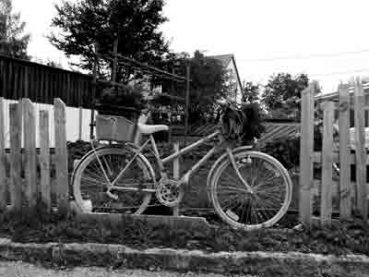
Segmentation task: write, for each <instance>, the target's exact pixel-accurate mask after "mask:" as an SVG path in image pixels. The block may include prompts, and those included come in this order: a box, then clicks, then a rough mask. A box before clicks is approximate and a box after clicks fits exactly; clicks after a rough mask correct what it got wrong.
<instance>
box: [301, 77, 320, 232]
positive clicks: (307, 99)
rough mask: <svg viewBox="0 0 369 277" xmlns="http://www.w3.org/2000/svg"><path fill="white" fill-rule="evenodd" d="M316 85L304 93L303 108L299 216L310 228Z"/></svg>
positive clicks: (312, 85)
mask: <svg viewBox="0 0 369 277" xmlns="http://www.w3.org/2000/svg"><path fill="white" fill-rule="evenodd" d="M315 86H316V84H315V83H313V84H311V85H310V86H309V87H308V88H306V89H305V90H304V91H303V92H302V107H301V148H300V166H301V168H303V170H301V174H300V197H299V216H300V221H301V223H303V224H304V225H305V226H307V227H308V228H310V226H311V215H312V204H311V188H312V184H313V142H314V99H313V95H314V90H315Z"/></svg>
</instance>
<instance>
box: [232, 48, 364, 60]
mask: <svg viewBox="0 0 369 277" xmlns="http://www.w3.org/2000/svg"><path fill="white" fill-rule="evenodd" d="M365 53H368V54H369V49H363V50H359V51H347V52H337V53H317V54H308V55H294V56H281V57H272V58H257V59H243V58H237V62H239V61H241V62H268V61H278V60H304V59H313V58H328V57H339V56H346V55H359V54H365Z"/></svg>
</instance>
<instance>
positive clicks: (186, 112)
mask: <svg viewBox="0 0 369 277" xmlns="http://www.w3.org/2000/svg"><path fill="white" fill-rule="evenodd" d="M189 106H190V60H187V64H186V110H185V141H184V143H185V145H187V136H188V114H189Z"/></svg>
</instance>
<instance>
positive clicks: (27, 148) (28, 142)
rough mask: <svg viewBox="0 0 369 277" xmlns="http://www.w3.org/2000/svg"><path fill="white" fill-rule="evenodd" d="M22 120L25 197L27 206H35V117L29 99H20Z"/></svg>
mask: <svg viewBox="0 0 369 277" xmlns="http://www.w3.org/2000/svg"><path fill="white" fill-rule="evenodd" d="M22 109H23V122H24V156H25V167H24V169H25V177H26V178H25V181H26V188H27V189H26V199H27V203H28V206H29V207H31V208H34V207H36V204H37V200H38V198H39V197H38V190H37V183H36V182H37V180H36V169H37V167H36V162H37V157H36V117H35V108H34V106H33V103H32V102H31V100H29V99H22Z"/></svg>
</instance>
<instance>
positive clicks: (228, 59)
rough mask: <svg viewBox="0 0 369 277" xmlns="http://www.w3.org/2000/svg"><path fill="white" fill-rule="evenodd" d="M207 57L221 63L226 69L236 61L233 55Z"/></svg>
mask: <svg viewBox="0 0 369 277" xmlns="http://www.w3.org/2000/svg"><path fill="white" fill-rule="evenodd" d="M207 57H208V58H213V59H216V60H219V61H221V62H222V65H223V66H224V67H227V66H228V65H229V63H230V62H231V61H232V59H234V56H233V54H225V55H215V56H207Z"/></svg>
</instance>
